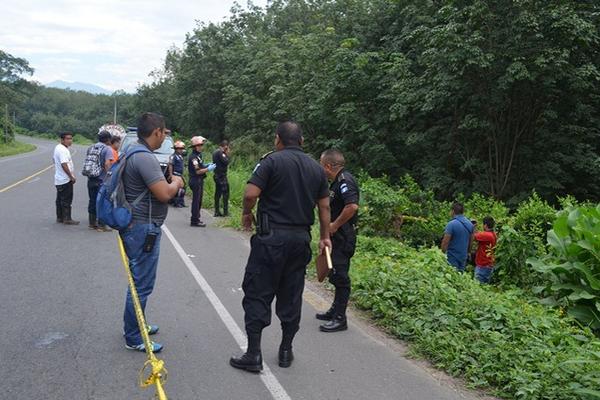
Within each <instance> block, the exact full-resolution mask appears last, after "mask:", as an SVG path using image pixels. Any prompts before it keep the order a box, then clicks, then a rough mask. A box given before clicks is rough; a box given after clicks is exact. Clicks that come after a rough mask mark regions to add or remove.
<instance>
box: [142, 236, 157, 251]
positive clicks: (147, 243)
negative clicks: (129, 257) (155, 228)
mask: <svg viewBox="0 0 600 400" xmlns="http://www.w3.org/2000/svg"><path fill="white" fill-rule="evenodd" d="M157 237H158V234H157V233H155V232H148V233H147V234H146V238H145V239H144V253H150V252H151V251H152V249H154V244H155V243H156V238H157Z"/></svg>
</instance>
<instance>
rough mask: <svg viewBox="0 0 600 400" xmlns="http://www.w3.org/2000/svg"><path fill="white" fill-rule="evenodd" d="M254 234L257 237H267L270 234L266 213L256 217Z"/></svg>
mask: <svg viewBox="0 0 600 400" xmlns="http://www.w3.org/2000/svg"><path fill="white" fill-rule="evenodd" d="M256 233H258V234H259V235H261V236H262V235H268V234H269V233H271V226H270V225H269V215H268V214H267V213H260V214H259V215H258V225H257V226H256Z"/></svg>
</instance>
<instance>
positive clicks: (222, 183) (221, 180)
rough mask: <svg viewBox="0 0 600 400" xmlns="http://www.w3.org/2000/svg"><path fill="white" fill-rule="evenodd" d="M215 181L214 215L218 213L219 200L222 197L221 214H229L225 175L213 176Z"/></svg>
mask: <svg viewBox="0 0 600 400" xmlns="http://www.w3.org/2000/svg"><path fill="white" fill-rule="evenodd" d="M214 179H215V213H217V214H218V213H219V210H220V208H219V200H220V199H221V197H223V214H228V213H229V182H228V181H227V175H222V176H217V175H215V176H214Z"/></svg>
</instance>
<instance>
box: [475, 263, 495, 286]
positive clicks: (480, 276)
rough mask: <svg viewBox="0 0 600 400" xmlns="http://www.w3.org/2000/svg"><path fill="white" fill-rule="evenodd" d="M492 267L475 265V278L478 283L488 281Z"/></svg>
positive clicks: (492, 270)
mask: <svg viewBox="0 0 600 400" xmlns="http://www.w3.org/2000/svg"><path fill="white" fill-rule="evenodd" d="M493 272H494V267H475V279H477V280H478V281H479V282H480V283H490V279H491V278H492V273H493Z"/></svg>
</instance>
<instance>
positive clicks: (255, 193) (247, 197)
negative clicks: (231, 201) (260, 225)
mask: <svg viewBox="0 0 600 400" xmlns="http://www.w3.org/2000/svg"><path fill="white" fill-rule="evenodd" d="M261 193H262V190H261V189H260V188H259V187H258V186H256V185H254V184H252V183H248V184H247V185H246V189H245V190H244V200H243V210H242V228H244V230H247V231H249V230H252V224H253V223H254V215H253V214H252V210H253V209H254V206H255V205H256V201H257V200H258V197H259V196H260V194H261Z"/></svg>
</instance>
